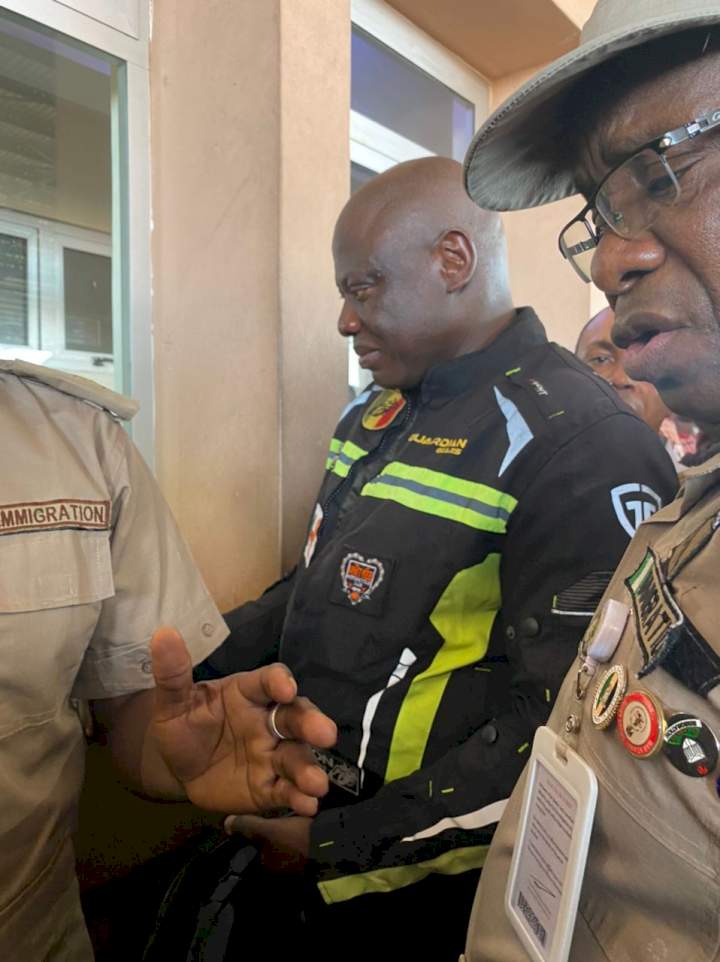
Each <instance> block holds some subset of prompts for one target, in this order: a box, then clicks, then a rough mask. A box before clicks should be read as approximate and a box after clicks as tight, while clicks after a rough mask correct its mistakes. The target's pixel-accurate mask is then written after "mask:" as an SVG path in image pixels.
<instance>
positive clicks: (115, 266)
mask: <svg viewBox="0 0 720 962" xmlns="http://www.w3.org/2000/svg"><path fill="white" fill-rule="evenodd" d="M27 9H28V4H27V0H4V2H2V4H1V5H0V357H21V358H23V359H25V360H29V361H32V362H34V363H40V364H45V365H47V366H48V367H53V368H57V369H61V370H66V371H70V372H71V373H74V374H80V375H82V376H84V377H89V378H92V379H94V380H96V381H98V382H100V383H101V384H103V385H105V386H107V387H111V388H114V389H115V390H119V391H122V392H123V393H126V394H132V395H133V396H135V397H137V398H138V400H140V402H141V411H140V414H139V415H138V417H137V418H135V419H134V421H133V422H132V434H133V437H134V439H135V441H136V442H137V443H138V445H139V447H140V448H141V450H142V451H143V454H144V455H145V457H146V459H147V460H148V461H150V462H151V463H152V454H153V451H152V446H153V432H152V425H153V405H152V380H151V370H152V347H151V334H150V330H151V328H150V203H149V179H150V169H149V150H148V119H149V77H148V36H147V33H148V27H149V5H148V0H68V2H60V0H34V2H33V4H32V11H33V16H34V17H35V18H36V19H34V20H29V19H28V18H27V17H26V16H23V14H24V13H25V12H26V11H27Z"/></svg>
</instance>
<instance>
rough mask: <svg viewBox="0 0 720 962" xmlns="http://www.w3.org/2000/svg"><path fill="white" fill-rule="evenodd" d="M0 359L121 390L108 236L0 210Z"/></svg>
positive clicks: (110, 251) (110, 252)
mask: <svg viewBox="0 0 720 962" xmlns="http://www.w3.org/2000/svg"><path fill="white" fill-rule="evenodd" d="M0 357H18V358H20V359H21V360H25V361H30V362H31V363H33V364H46V365H47V366H48V367H54V368H59V369H61V370H65V371H70V372H72V373H75V374H80V375H82V376H83V377H89V378H92V379H93V380H96V381H99V382H100V383H101V384H104V385H105V386H106V387H109V388H112V389H114V388H115V386H116V385H115V370H114V363H113V328H112V244H111V239H110V235H109V234H105V233H102V232H100V231H92V230H87V229H83V228H80V227H73V226H71V225H69V224H62V223H61V224H59V223H56V222H54V221H47V220H42V219H40V218H36V217H31V216H28V215H22V214H18V213H17V212H15V211H11V210H7V209H0Z"/></svg>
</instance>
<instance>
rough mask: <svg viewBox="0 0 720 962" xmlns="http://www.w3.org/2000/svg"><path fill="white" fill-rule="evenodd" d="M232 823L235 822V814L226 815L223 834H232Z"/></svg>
mask: <svg viewBox="0 0 720 962" xmlns="http://www.w3.org/2000/svg"><path fill="white" fill-rule="evenodd" d="M234 824H235V816H234V815H228V817H227V818H226V819H225V821H224V822H223V828H224V829H225V834H226V835H232V834H233V826H234Z"/></svg>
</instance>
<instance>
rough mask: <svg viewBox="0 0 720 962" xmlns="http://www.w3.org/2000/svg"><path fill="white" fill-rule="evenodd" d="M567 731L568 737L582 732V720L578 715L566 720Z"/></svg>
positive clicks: (569, 716)
mask: <svg viewBox="0 0 720 962" xmlns="http://www.w3.org/2000/svg"><path fill="white" fill-rule="evenodd" d="M565 731H566V732H567V733H568V735H574V734H576V733H577V732H579V731H580V719H579V718H578V716H577V715H568V716H567V718H566V719H565Z"/></svg>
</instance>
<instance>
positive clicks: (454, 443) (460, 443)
mask: <svg viewBox="0 0 720 962" xmlns="http://www.w3.org/2000/svg"><path fill="white" fill-rule="evenodd" d="M408 441H409V442H411V443H412V444H425V445H428V446H429V447H432V448H435V454H462V453H463V451H464V450H465V448H466V447H467V443H468V439H467V438H430V437H428V436H427V434H418V433H417V432H415V433H414V434H411V435H410V437H409V438H408Z"/></svg>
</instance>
